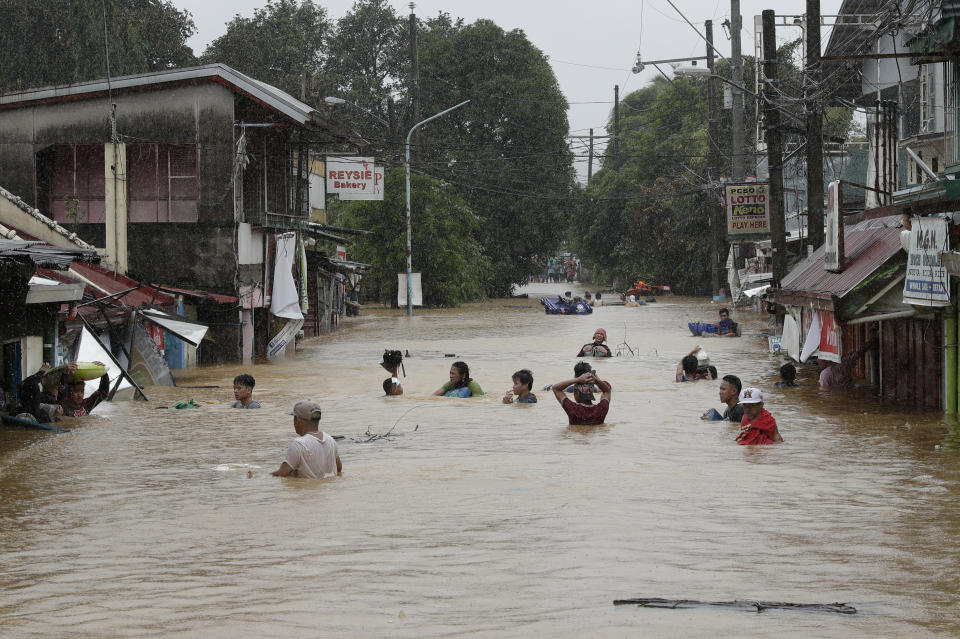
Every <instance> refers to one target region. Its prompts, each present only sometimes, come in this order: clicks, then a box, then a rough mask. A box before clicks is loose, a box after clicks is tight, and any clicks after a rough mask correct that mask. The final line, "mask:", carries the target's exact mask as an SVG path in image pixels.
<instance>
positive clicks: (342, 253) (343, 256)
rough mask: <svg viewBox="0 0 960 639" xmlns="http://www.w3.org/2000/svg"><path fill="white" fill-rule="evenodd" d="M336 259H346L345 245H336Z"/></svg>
mask: <svg viewBox="0 0 960 639" xmlns="http://www.w3.org/2000/svg"><path fill="white" fill-rule="evenodd" d="M337 259H338V260H346V259H347V249H346V247H343V246H338V247H337Z"/></svg>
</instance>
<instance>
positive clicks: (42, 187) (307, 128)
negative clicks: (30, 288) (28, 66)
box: [0, 64, 361, 363]
mask: <svg viewBox="0 0 960 639" xmlns="http://www.w3.org/2000/svg"><path fill="white" fill-rule="evenodd" d="M359 142H361V140H359V138H358V137H357V136H356V135H355V134H353V133H352V132H351V131H350V130H349V129H347V128H346V127H344V126H342V125H341V124H339V123H338V122H336V121H334V120H332V119H331V118H329V117H328V116H327V115H325V114H324V113H321V112H320V111H317V110H316V109H314V108H312V107H310V106H309V105H307V104H305V103H303V102H301V101H299V100H297V99H295V98H293V97H292V96H290V95H288V94H286V93H284V92H283V91H280V90H279V89H277V88H275V87H272V86H270V85H267V84H265V83H263V82H259V81H257V80H255V79H253V78H250V77H248V76H246V75H244V74H242V73H239V72H237V71H235V70H233V69H231V68H229V67H227V66H224V65H221V64H210V65H205V66H201V67H195V68H187V69H173V70H168V71H162V72H156V73H146V74H140V75H133V76H126V77H118V78H109V79H103V80H94V81H90V82H82V83H77V84H71V85H68V86H60V87H47V88H38V89H29V90H26V91H22V92H18V93H7V94H4V95H2V96H0V185H2V186H3V187H4V188H5V189H7V190H8V191H10V192H11V193H13V194H15V195H17V196H19V197H20V198H22V199H23V200H24V201H26V202H27V203H28V204H29V205H30V206H33V207H35V208H37V209H39V210H40V211H42V212H44V213H46V214H47V215H48V216H49V217H51V218H52V219H54V220H56V221H57V222H59V223H60V224H62V225H63V226H65V227H67V228H70V229H72V230H75V231H76V233H77V235H78V236H79V237H81V238H82V239H83V240H85V241H87V242H89V243H90V244H92V245H94V246H98V247H104V249H105V250H104V256H103V261H102V266H103V267H104V268H106V269H109V270H110V271H112V272H115V273H117V274H120V275H125V276H127V277H129V278H131V279H132V280H135V281H137V282H141V283H149V284H155V285H158V286H160V287H161V290H165V291H166V292H168V293H171V294H178V295H182V296H184V298H185V299H189V300H192V301H193V302H194V307H195V315H196V317H195V319H197V320H198V321H200V322H202V323H204V324H206V325H208V326H210V327H211V335H212V336H213V339H212V340H209V341H208V342H207V343H205V344H204V348H203V350H202V355H201V360H202V362H203V363H211V362H218V361H241V360H242V361H247V362H249V361H251V360H252V359H253V358H255V357H262V356H263V355H264V353H265V348H266V346H265V345H266V343H267V341H268V339H269V338H270V337H271V336H272V333H273V332H275V331H276V330H277V325H278V324H282V323H283V322H282V321H278V318H276V317H274V315H273V314H272V313H271V312H270V301H271V292H272V287H273V283H274V282H273V279H274V276H275V273H274V260H275V257H276V246H277V238H278V236H279V237H281V238H289V235H288V234H289V233H293V234H294V238H295V239H294V243H293V244H292V246H297V247H303V246H304V244H305V241H307V240H315V241H316V242H319V243H321V245H322V246H327V245H329V246H330V247H331V249H332V246H333V244H330V243H337V244H346V243H348V240H347V239H346V238H344V237H342V236H341V235H337V234H333V233H329V232H328V231H327V230H326V229H325V227H324V226H323V225H322V224H320V223H318V222H315V221H312V220H311V215H312V214H313V215H314V217H316V211H314V210H313V209H316V208H317V202H316V197H315V198H314V202H313V206H311V198H310V193H309V182H310V171H311V162H310V151H311V149H314V150H323V149H325V148H328V147H330V146H332V145H344V144H346V145H351V144H357V143H359ZM341 148H342V146H341ZM321 168H322V167H321ZM321 206H322V203H321ZM311 243H312V242H311ZM324 243H326V244H324ZM281 245H282V246H284V247H286V246H290V244H288V243H287V242H286V240H285V239H281ZM328 252H329V253H333V251H332V250H329V251H328ZM302 261H303V262H304V263H307V260H306V259H304V260H302ZM296 262H297V264H298V265H299V263H300V262H301V260H297V261H296ZM291 270H292V272H291V274H290V275H291V276H292V277H293V279H294V280H295V282H296V286H297V287H299V289H300V290H301V291H302V292H303V298H304V304H303V305H302V306H303V307H304V308H305V309H306V314H307V316H308V319H309V318H310V315H311V314H313V315H315V316H316V317H314V318H313V319H314V321H313V324H314V325H329V322H328V321H324V319H325V318H323V317H319V316H318V314H323V313H326V312H328V310H329V309H327V308H320V307H319V304H314V305H313V306H308V304H307V300H308V298H309V297H310V295H309V292H310V291H311V290H313V291H314V295H316V289H317V287H318V286H319V280H323V282H324V283H325V284H324V285H325V286H327V288H329V286H330V281H331V276H330V274H329V273H327V272H324V273H319V272H318V271H317V270H316V269H314V270H310V271H307V270H306V269H300V268H292V269H291ZM291 342H292V341H291Z"/></svg>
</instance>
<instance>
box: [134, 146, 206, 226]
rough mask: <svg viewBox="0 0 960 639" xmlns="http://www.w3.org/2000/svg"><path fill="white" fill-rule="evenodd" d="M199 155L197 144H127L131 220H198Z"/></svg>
mask: <svg viewBox="0 0 960 639" xmlns="http://www.w3.org/2000/svg"><path fill="white" fill-rule="evenodd" d="M197 155H198V152H197V146H196V145H195V144H128V145H127V209H128V212H129V220H130V222H196V221H197V202H198V200H199V190H200V180H199V175H198V171H197V166H198V164H199V162H198V161H197Z"/></svg>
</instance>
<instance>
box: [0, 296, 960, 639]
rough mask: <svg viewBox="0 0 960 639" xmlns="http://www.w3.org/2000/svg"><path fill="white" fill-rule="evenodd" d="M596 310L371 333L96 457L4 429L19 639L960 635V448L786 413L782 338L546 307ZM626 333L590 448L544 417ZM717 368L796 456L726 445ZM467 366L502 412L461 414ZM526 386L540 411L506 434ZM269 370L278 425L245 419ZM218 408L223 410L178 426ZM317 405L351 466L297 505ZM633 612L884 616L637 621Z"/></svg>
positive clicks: (482, 315)
mask: <svg viewBox="0 0 960 639" xmlns="http://www.w3.org/2000/svg"><path fill="white" fill-rule="evenodd" d="M566 288H569V287H566V286H565V285H534V286H531V287H528V289H526V290H527V291H529V292H530V293H531V299H529V300H525V299H510V300H493V301H490V302H488V303H485V304H478V305H469V306H465V307H462V308H459V309H450V310H437V311H420V310H418V311H417V314H416V316H415V317H414V318H412V319H409V318H407V317H406V316H405V315H403V313H402V312H398V311H388V310H377V309H364V312H363V314H362V315H361V316H360V317H358V318H350V319H349V320H348V323H347V325H346V327H345V328H343V329H341V330H339V331H338V332H336V333H335V334H334V335H332V336H327V337H324V338H318V339H311V340H307V341H305V342H304V343H303V344H302V348H301V350H300V353H299V355H298V359H297V360H296V361H294V362H291V363H286V364H281V365H273V366H271V365H260V366H255V367H252V369H241V368H240V367H224V368H217V369H205V370H194V371H189V372H188V373H187V374H185V375H180V376H178V380H179V383H180V384H181V385H182V386H207V385H218V386H220V388H219V389H210V388H207V389H204V388H194V389H187V388H182V387H181V388H149V389H147V394H148V396H149V397H150V400H151V401H150V402H117V403H113V404H102V405H101V406H100V407H98V408H97V410H96V412H95V413H94V415H93V416H92V417H90V418H87V420H86V421H80V420H73V421H69V420H68V421H67V422H65V424H66V425H67V427H69V428H73V429H74V432H72V433H70V434H63V435H57V436H54V435H50V434H47V433H40V432H33V431H21V430H12V429H3V430H0V494H2V495H3V497H2V501H0V531H2V535H0V566H2V572H0V635H2V636H3V637H178V636H183V637H187V636H203V637H238V636H242V637H254V636H265V637H269V636H279V635H281V634H290V633H299V634H301V635H303V636H338V635H339V636H345V637H445V636H491V637H493V636H496V637H500V636H509V637H521V636H564V637H573V636H586V637H594V636H599V637H626V636H641V635H643V636H651V637H690V636H704V635H708V634H711V635H716V636H749V637H754V636H756V637H772V636H777V637H785V636H789V637H810V636H817V637H851V636H927V635H929V636H958V635H960V618H958V614H957V613H958V611H960V606H958V604H957V600H958V589H960V583H958V579H957V565H958V560H960V556H958V555H960V482H958V479H960V436H958V434H957V432H958V431H957V430H956V429H955V427H953V426H951V425H950V424H948V423H946V422H945V421H944V420H943V418H942V417H941V415H940V414H938V413H934V414H919V415H918V414H913V413H911V412H903V409H899V408H897V407H896V406H881V405H880V404H879V403H877V402H875V401H874V400H872V399H871V398H870V397H869V395H868V394H867V393H866V392H863V391H861V392H860V393H859V395H857V394H856V393H855V394H854V395H842V394H841V395H836V394H834V395H829V394H825V393H821V392H820V391H818V390H817V388H816V378H815V374H816V371H815V367H801V368H800V371H799V377H798V382H799V384H800V388H797V389H783V390H780V389H775V388H773V382H774V381H775V379H776V370H777V368H778V367H779V364H780V362H779V360H776V359H774V358H773V357H771V356H769V355H768V354H767V343H766V340H765V339H757V338H754V337H752V336H753V335H754V334H756V333H758V332H761V331H765V330H766V329H767V320H766V318H765V317H764V318H760V317H757V316H754V315H752V314H747V313H735V314H734V318H735V319H738V320H740V321H742V322H743V324H744V330H743V334H744V337H743V338H742V339H720V338H712V339H711V338H707V337H705V338H693V337H691V336H690V334H689V332H688V331H687V329H686V323H687V322H688V321H692V320H698V319H707V320H713V319H714V318H715V317H716V309H717V307H716V305H710V304H707V303H705V302H704V301H703V300H702V299H697V300H692V299H686V298H670V297H664V298H660V299H659V301H658V302H657V303H656V304H650V305H647V306H644V307H640V308H626V307H622V306H616V307H605V308H599V309H597V310H596V312H595V313H594V314H593V315H592V316H588V317H563V316H546V315H545V314H544V313H543V312H542V309H541V307H540V305H539V303H538V301H537V299H536V297H537V296H538V295H540V294H546V293H547V292H550V293H553V294H555V293H557V292H561V291H563V290H565V289H566ZM578 290H579V292H580V293H582V290H583V289H582V287H581V288H579V289H578ZM597 327H603V328H605V329H606V330H607V333H608V335H609V340H608V343H609V344H610V345H611V347H613V348H614V350H615V351H616V348H617V345H618V344H619V343H621V342H624V341H626V342H627V343H628V344H629V345H630V346H631V347H632V348H633V350H634V351H635V352H636V355H634V356H629V354H628V355H627V356H625V357H616V358H613V359H610V360H595V366H596V368H597V371H598V373H599V374H600V375H601V376H602V378H603V379H606V380H609V381H610V382H611V383H612V385H613V399H612V403H611V409H610V413H609V416H608V418H607V424H606V425H605V426H601V427H568V426H567V423H566V416H565V415H564V413H563V411H562V410H561V408H560V407H559V406H558V405H557V402H556V401H555V400H554V398H553V395H552V393H551V392H550V391H543V390H541V389H542V388H543V386H544V385H545V384H548V383H552V382H556V381H559V380H563V379H568V378H570V377H572V376H573V375H572V370H573V365H574V364H575V363H576V361H577V359H576V358H575V357H574V355H575V354H576V352H577V351H578V349H579V348H580V346H581V345H582V344H583V343H585V342H587V341H590V337H591V335H592V333H593V330H594V329H595V328H597ZM698 343H699V344H701V345H702V346H703V347H704V348H705V349H706V350H707V351H708V352H709V353H710V355H711V359H712V363H713V364H714V365H716V366H717V368H718V369H719V371H720V374H721V375H725V374H731V373H732V374H737V375H739V376H740V377H741V378H742V379H743V380H744V383H745V385H747V384H753V385H756V386H759V387H761V388H762V389H763V391H764V393H765V395H766V399H767V401H766V408H767V409H769V410H770V412H771V413H772V414H773V415H774V417H776V419H777V421H778V423H779V426H780V432H781V433H782V435H783V437H784V439H785V440H786V442H785V444H783V445H780V446H767V447H741V446H737V445H736V444H735V443H734V441H733V440H734V437H735V435H736V431H737V427H736V426H735V425H732V424H729V423H724V422H703V421H700V419H699V416H700V414H701V413H703V412H704V410H706V409H707V408H709V407H716V408H720V407H721V404H720V401H719V399H718V398H717V383H716V382H700V383H697V384H676V383H675V382H674V381H673V378H674V370H675V368H676V365H677V362H678V361H679V359H680V358H681V357H682V356H683V355H685V354H687V353H688V352H689V351H690V350H691V348H693V346H695V345H696V344H698ZM385 348H399V349H402V350H409V353H410V355H409V357H407V358H405V360H404V364H405V367H406V372H407V377H406V378H402V377H401V380H402V382H403V386H404V389H405V391H406V395H405V396H403V397H395V398H387V397H384V396H383V391H382V388H381V382H382V380H383V379H384V377H386V376H387V375H386V373H384V371H383V370H382V369H381V368H380V367H379V366H378V362H379V361H380V356H381V355H382V353H383V350H384V349H385ZM447 354H453V355H455V356H456V359H457V360H463V361H466V362H467V363H468V364H469V365H470V369H471V375H472V377H473V378H474V379H476V380H477V381H478V382H479V383H480V385H481V386H482V387H483V388H484V390H485V391H487V393H488V394H487V395H486V396H485V397H483V398H479V399H470V400H454V399H447V398H434V397H431V393H432V392H433V391H434V390H436V389H437V388H438V387H439V386H440V385H441V384H443V383H444V382H445V381H447V379H448V370H449V368H450V364H451V363H452V361H454V359H453V358H449V357H445V355H447ZM520 368H529V369H531V370H532V371H533V375H534V390H535V392H536V394H537V396H538V397H539V400H540V401H539V403H538V404H535V405H532V406H515V405H510V406H507V405H503V404H502V403H501V396H502V395H503V393H504V392H505V391H506V390H507V389H508V388H510V386H511V381H510V375H511V373H513V372H514V371H516V370H517V369H520ZM241 370H245V371H246V372H250V373H252V374H253V375H254V377H255V378H256V380H257V386H256V389H255V391H254V396H255V397H256V398H257V399H259V400H260V401H261V402H262V403H263V406H264V408H263V409H261V410H254V411H239V410H231V409H230V408H229V402H231V401H232V400H233V394H232V378H233V376H234V375H236V374H238V373H239V372H241ZM190 397H193V398H194V399H195V400H196V401H197V402H199V403H201V404H203V407H202V408H201V409H199V410H171V409H162V408H158V407H160V406H169V405H171V404H173V403H174V402H175V401H177V400H182V399H189V398H190ZM305 397H312V398H314V399H317V400H318V401H320V402H321V404H322V405H323V407H324V413H323V420H322V422H321V429H322V430H325V431H326V432H328V433H330V434H335V435H344V436H345V437H346V439H345V440H344V441H341V442H340V456H341V458H342V460H343V465H344V473H343V476H342V477H340V478H337V479H331V480H296V479H283V480H281V479H278V478H274V477H271V476H270V472H271V471H272V470H274V469H276V468H277V467H278V466H279V464H280V461H281V460H282V456H283V452H284V451H285V449H286V446H287V444H288V442H289V441H290V439H291V438H292V437H294V436H295V434H294V432H293V426H292V418H291V417H289V416H288V415H287V412H288V411H290V409H291V406H292V404H293V403H294V402H295V401H296V400H299V399H302V398H305ZM207 402H211V403H210V404H207ZM368 432H369V433H371V434H384V433H387V432H391V436H390V437H389V438H385V439H378V440H376V441H373V442H369V443H362V442H363V440H365V439H368V437H367V436H366V435H365V433H368ZM630 597H665V598H676V599H697V600H709V601H729V600H734V599H746V600H758V599H759V600H772V601H786V602H795V603H830V602H847V603H849V604H851V605H853V606H855V607H856V608H857V610H858V613H857V614H856V615H838V614H825V613H803V612H796V611H768V612H764V613H763V614H756V613H751V612H744V611H739V610H728V609H723V608H698V609H692V610H655V609H642V608H637V607H635V606H617V607H615V606H613V605H612V601H613V600H614V599H621V598H630Z"/></svg>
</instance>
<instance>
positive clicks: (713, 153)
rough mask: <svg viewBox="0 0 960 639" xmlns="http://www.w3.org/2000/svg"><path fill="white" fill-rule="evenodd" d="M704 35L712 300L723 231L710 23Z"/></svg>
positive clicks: (717, 289)
mask: <svg viewBox="0 0 960 639" xmlns="http://www.w3.org/2000/svg"><path fill="white" fill-rule="evenodd" d="M704 27H705V29H706V32H707V69H709V70H710V76H709V77H708V78H707V180H708V183H707V190H706V192H705V193H704V197H705V198H706V199H705V200H704V208H705V209H706V213H707V217H708V219H709V220H710V286H711V288H712V290H713V296H714V297H717V296H718V295H720V283H721V277H720V248H721V247H722V246H723V236H722V235H721V233H722V232H723V227H721V225H720V212H719V207H718V206H717V203H718V202H717V192H716V186H715V184H714V183H715V182H716V183H717V184H719V178H720V158H719V154H718V153H717V151H718V149H717V144H716V140H717V136H718V134H717V104H716V92H717V80H716V77H715V76H714V68H713V20H707V21H706V22H705V23H704Z"/></svg>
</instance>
